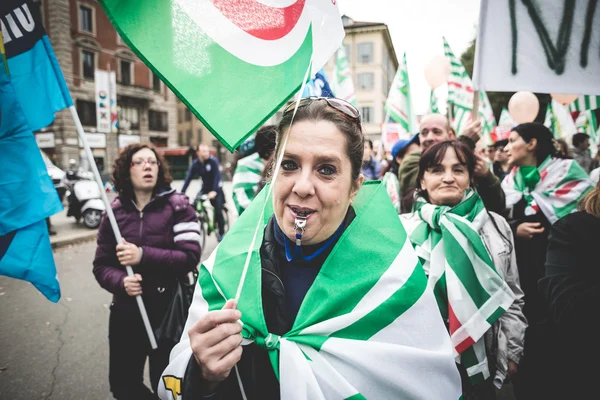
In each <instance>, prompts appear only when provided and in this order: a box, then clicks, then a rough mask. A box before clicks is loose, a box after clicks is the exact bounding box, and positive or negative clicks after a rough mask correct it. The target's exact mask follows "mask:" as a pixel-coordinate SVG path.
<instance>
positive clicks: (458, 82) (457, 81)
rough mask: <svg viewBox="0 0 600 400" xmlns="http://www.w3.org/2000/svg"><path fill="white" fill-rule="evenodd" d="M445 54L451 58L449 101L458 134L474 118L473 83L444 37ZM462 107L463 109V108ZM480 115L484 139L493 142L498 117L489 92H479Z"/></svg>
mask: <svg viewBox="0 0 600 400" xmlns="http://www.w3.org/2000/svg"><path fill="white" fill-rule="evenodd" d="M444 54H445V55H446V57H448V58H449V60H450V77H449V78H448V103H450V104H454V116H455V119H454V124H453V126H454V129H455V130H456V133H457V134H460V132H461V131H462V130H463V129H464V128H465V127H466V124H468V123H469V122H470V121H471V119H472V115H471V114H472V112H473V95H474V90H473V84H472V83H471V78H470V77H469V74H468V73H467V70H466V69H465V67H464V66H463V65H462V63H461V62H460V59H459V58H458V57H456V56H455V55H454V53H453V52H452V49H451V48H450V45H449V44H448V42H447V41H446V38H444ZM461 109H462V110H461ZM479 115H480V118H481V122H482V124H483V129H482V139H484V140H485V141H486V144H488V145H489V144H492V138H491V133H492V130H493V129H494V127H495V126H496V117H495V116H494V111H493V110H492V106H491V104H490V100H489V99H488V97H487V94H486V93H485V92H484V91H483V90H482V91H480V92H479Z"/></svg>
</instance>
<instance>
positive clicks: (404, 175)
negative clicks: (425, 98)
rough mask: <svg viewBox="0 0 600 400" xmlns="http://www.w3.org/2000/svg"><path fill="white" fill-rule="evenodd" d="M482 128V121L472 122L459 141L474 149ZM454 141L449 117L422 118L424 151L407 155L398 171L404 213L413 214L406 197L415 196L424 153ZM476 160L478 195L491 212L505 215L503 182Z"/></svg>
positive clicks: (410, 204)
mask: <svg viewBox="0 0 600 400" xmlns="http://www.w3.org/2000/svg"><path fill="white" fill-rule="evenodd" d="M481 129H482V126H481V122H479V121H476V122H471V123H470V124H469V125H467V127H466V128H465V130H464V131H463V132H462V133H461V135H460V137H459V138H458V140H460V141H461V142H463V143H464V144H466V145H467V146H469V147H470V148H471V149H472V150H473V149H474V148H475V143H477V141H479V139H480V137H481ZM453 139H456V133H455V132H454V129H453V128H452V127H451V126H450V122H449V121H448V118H446V117H444V116H443V115H441V114H429V115H426V116H424V117H423V119H422V120H421V125H420V127H419V142H420V143H421V151H417V152H415V153H412V154H409V155H407V156H406V157H405V158H404V160H402V164H401V165H400V169H399V170H398V181H399V183H400V193H401V195H402V197H403V204H402V212H410V208H411V207H412V201H410V198H408V199H407V198H406V196H409V197H410V196H412V192H413V190H414V189H415V188H416V187H417V175H418V173H419V160H420V159H421V154H423V152H424V151H426V150H427V149H428V148H430V147H431V146H433V145H434V144H437V143H440V142H444V141H446V140H453ZM476 157H477V165H476V166H475V173H474V178H475V186H476V189H477V192H478V193H479V195H480V196H481V199H482V200H483V203H484V204H485V206H486V208H487V209H488V210H489V211H494V212H496V213H498V214H503V213H504V210H505V207H506V206H505V202H504V201H505V200H504V191H503V190H502V187H501V186H500V180H499V179H498V178H497V177H496V176H495V175H494V174H493V173H492V172H491V171H490V168H489V166H488V164H487V162H486V161H485V159H483V158H482V157H480V156H476ZM407 208H408V209H407Z"/></svg>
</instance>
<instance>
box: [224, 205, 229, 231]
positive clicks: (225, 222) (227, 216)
mask: <svg viewBox="0 0 600 400" xmlns="http://www.w3.org/2000/svg"><path fill="white" fill-rule="evenodd" d="M223 221H224V224H223V235H225V234H226V233H227V231H229V213H228V212H227V208H225V207H223Z"/></svg>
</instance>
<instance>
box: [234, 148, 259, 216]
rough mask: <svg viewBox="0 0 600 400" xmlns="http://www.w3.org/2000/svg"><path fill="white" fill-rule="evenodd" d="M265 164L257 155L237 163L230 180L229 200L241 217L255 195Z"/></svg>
mask: <svg viewBox="0 0 600 400" xmlns="http://www.w3.org/2000/svg"><path fill="white" fill-rule="evenodd" d="M264 169H265V163H264V161H263V160H262V159H261V158H260V156H259V155H258V153H252V154H250V155H249V156H246V157H244V158H242V159H241V160H239V161H238V163H237V166H236V167H235V172H234V173H233V178H232V180H231V185H232V189H231V190H232V193H231V199H232V200H233V204H234V205H235V208H236V210H237V212H238V215H242V213H243V212H244V210H245V209H246V208H248V206H249V205H250V202H251V201H252V199H253V198H254V196H255V195H256V190H257V189H258V184H259V183H260V179H261V175H262V172H263V170H264Z"/></svg>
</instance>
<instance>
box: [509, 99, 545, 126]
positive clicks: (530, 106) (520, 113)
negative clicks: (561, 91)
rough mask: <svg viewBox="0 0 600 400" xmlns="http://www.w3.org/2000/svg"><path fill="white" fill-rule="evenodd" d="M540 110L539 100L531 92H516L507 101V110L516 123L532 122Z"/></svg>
mask: <svg viewBox="0 0 600 400" xmlns="http://www.w3.org/2000/svg"><path fill="white" fill-rule="evenodd" d="M539 111H540V102H539V101H538V99H537V97H535V94H533V93H531V92H517V93H515V94H513V95H512V97H511V98H510V100H509V101H508V112H509V114H510V116H511V117H512V119H513V120H514V121H515V122H516V123H518V124H523V123H525V122H533V121H534V120H535V117H537V115H538V112H539Z"/></svg>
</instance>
